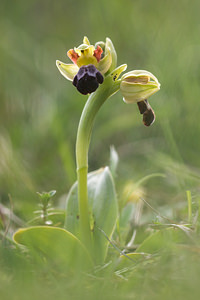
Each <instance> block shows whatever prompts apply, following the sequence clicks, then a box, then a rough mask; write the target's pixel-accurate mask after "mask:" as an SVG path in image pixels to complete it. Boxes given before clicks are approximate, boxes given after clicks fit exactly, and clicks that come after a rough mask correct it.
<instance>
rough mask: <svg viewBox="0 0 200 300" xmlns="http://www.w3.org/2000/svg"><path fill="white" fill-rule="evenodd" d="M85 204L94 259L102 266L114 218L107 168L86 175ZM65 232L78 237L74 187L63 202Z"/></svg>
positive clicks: (115, 214)
mask: <svg viewBox="0 0 200 300" xmlns="http://www.w3.org/2000/svg"><path fill="white" fill-rule="evenodd" d="M88 201H89V209H90V216H91V231H92V237H93V242H94V253H95V259H96V261H97V262H102V261H104V259H105V257H106V254H107V248H108V243H109V242H108V240H107V238H111V236H112V233H113V231H114V228H115V224H116V220H117V216H118V206H117V199H116V192H115V187H114V182H113V179H112V175H111V173H110V170H109V168H108V167H105V168H102V169H99V170H97V171H95V172H92V173H89V174H88ZM65 228H66V229H67V230H69V231H71V232H72V233H73V234H75V235H79V213H78V190H77V183H75V184H74V185H73V187H72V188H71V190H70V193H69V195H68V198H67V207H66V220H65ZM106 237H107V238H106Z"/></svg>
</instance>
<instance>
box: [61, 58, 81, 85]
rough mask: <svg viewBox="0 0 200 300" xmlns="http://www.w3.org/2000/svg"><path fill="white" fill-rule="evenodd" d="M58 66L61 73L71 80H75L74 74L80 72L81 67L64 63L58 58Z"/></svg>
mask: <svg viewBox="0 0 200 300" xmlns="http://www.w3.org/2000/svg"><path fill="white" fill-rule="evenodd" d="M56 66H57V68H58V70H59V71H60V73H61V74H62V75H63V76H64V77H65V78H67V79H68V80H70V81H73V79H74V76H75V75H76V74H77V73H78V70H79V68H78V67H77V66H76V65H74V64H64V63H63V62H61V61H59V60H57V61H56Z"/></svg>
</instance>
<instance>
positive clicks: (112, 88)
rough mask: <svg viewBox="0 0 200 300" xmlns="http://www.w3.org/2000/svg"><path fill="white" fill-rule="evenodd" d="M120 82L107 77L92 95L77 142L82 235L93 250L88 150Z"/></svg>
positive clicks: (80, 125) (83, 239)
mask: <svg viewBox="0 0 200 300" xmlns="http://www.w3.org/2000/svg"><path fill="white" fill-rule="evenodd" d="M119 84H120V83H119V82H118V81H113V79H112V77H111V76H107V77H106V78H105V80H104V83H103V84H102V85H100V86H99V87H98V89H97V90H96V92H94V93H92V94H91V95H90V96H89V98H88V100H87V102H86V104H85V107H84V109H83V112H82V115H81V119H80V122H79V127H78V132H77V140H76V164H77V177H78V202H79V217H80V234H81V239H82V241H83V242H84V243H85V244H86V245H87V247H88V248H89V249H90V250H91V247H92V245H91V231H90V216H89V206H88V191H87V173H88V150H89V144H90V137H91V132H92V128H93V124H94V120H95V116H96V114H97V113H98V111H99V109H100V107H101V106H102V105H103V103H104V102H105V101H106V99H108V98H109V97H110V96H111V95H112V94H114V93H116V92H117V91H118V90H119Z"/></svg>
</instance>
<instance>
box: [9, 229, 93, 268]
mask: <svg viewBox="0 0 200 300" xmlns="http://www.w3.org/2000/svg"><path fill="white" fill-rule="evenodd" d="M13 239H14V241H15V242H16V243H17V244H20V245H24V246H26V247H27V248H28V249H29V251H30V252H31V254H32V256H33V257H34V258H35V259H36V261H39V262H40V263H42V262H48V264H51V265H52V266H53V267H56V268H58V269H62V270H68V269H70V268H73V269H74V268H78V269H82V268H88V267H91V265H92V262H91V258H90V256H89V254H88V252H87V250H86V249H85V247H84V246H83V245H82V243H81V242H80V241H79V240H78V239H77V238H76V237H75V236H74V235H73V234H72V233H70V232H68V231H67V230H65V229H61V228H58V227H50V226H35V227H29V228H25V229H19V230H18V231H17V232H16V233H15V234H14V236H13Z"/></svg>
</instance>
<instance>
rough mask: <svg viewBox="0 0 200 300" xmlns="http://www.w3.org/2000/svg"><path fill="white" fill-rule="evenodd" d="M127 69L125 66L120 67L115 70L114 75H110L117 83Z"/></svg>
mask: <svg viewBox="0 0 200 300" xmlns="http://www.w3.org/2000/svg"><path fill="white" fill-rule="evenodd" d="M126 69H127V65H126V64H123V65H121V66H119V67H117V68H116V69H115V70H113V71H112V73H111V74H110V75H109V76H111V77H112V79H113V81H116V80H117V79H118V78H119V76H120V75H121V73H122V72H124V71H125V70H126Z"/></svg>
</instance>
